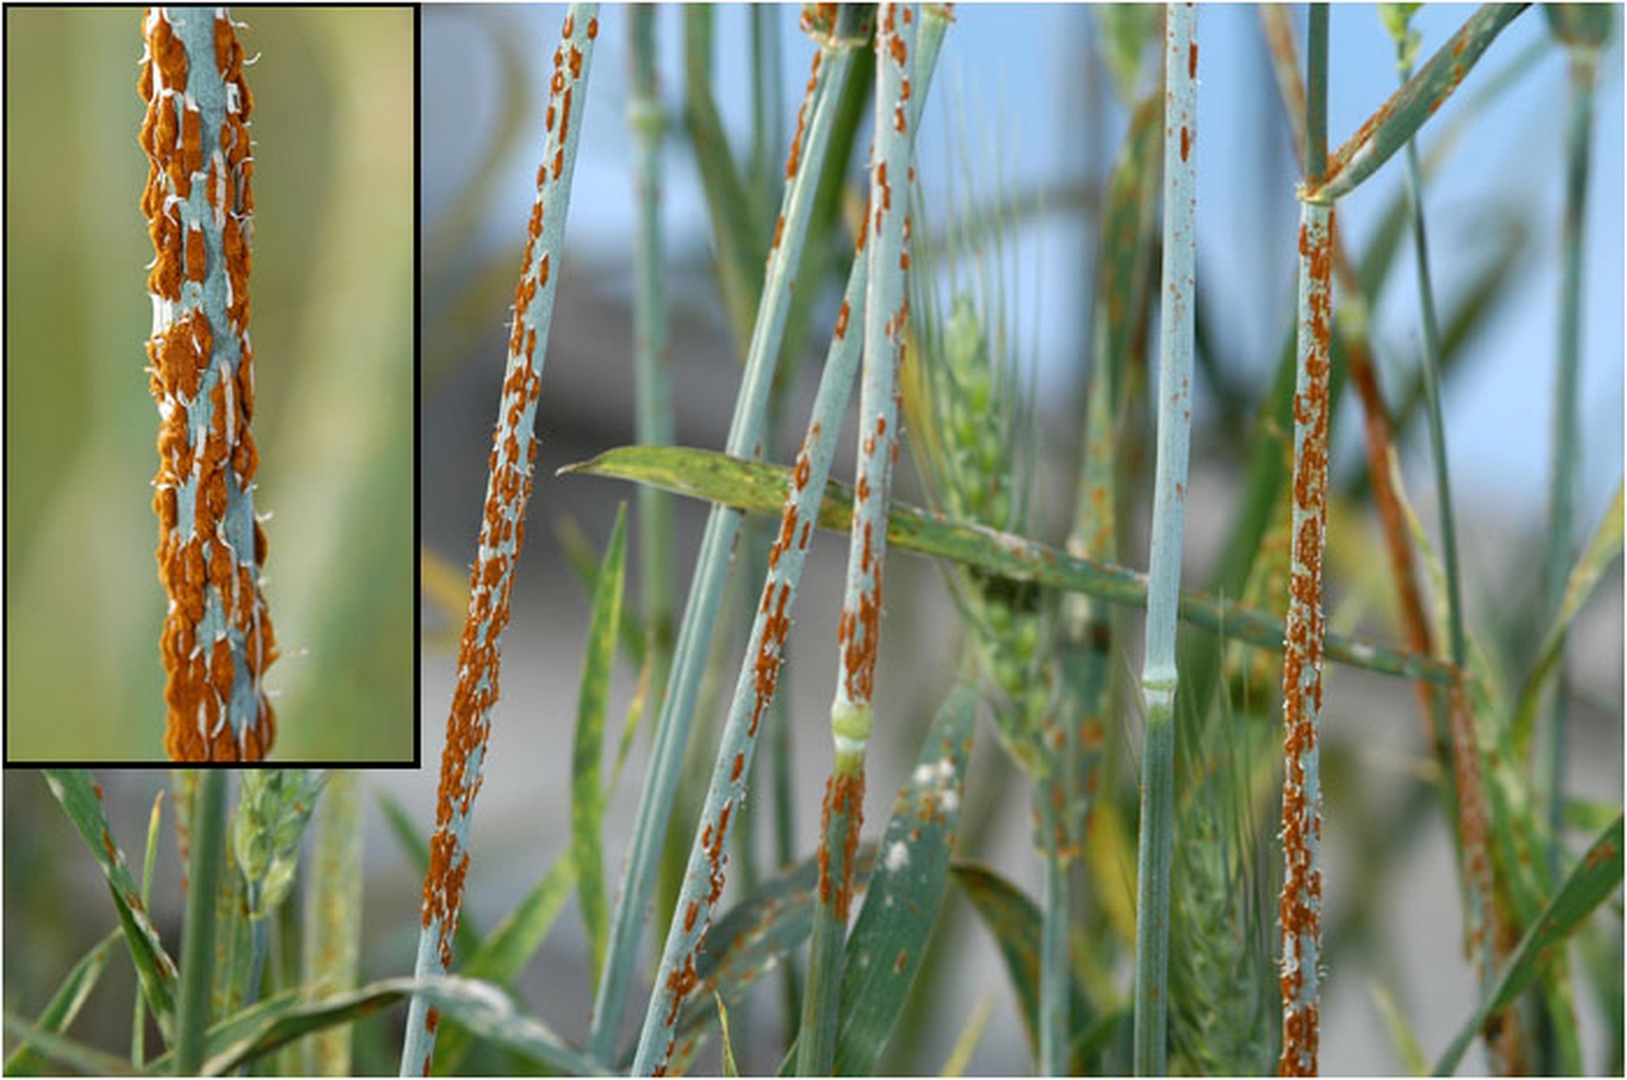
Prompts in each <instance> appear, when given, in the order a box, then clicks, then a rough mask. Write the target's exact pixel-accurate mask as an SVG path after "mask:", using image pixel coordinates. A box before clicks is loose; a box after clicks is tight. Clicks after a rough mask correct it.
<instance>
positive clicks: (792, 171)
mask: <svg viewBox="0 0 1627 1080" xmlns="http://www.w3.org/2000/svg"><path fill="white" fill-rule="evenodd" d="M823 56H824V53H823V52H822V51H821V52H815V53H814V55H813V70H812V71H810V72H809V73H808V86H807V88H806V89H805V90H804V91H803V95H802V105H801V107H800V108H798V109H797V129H796V131H795V133H793V134H792V136H791V150H790V152H789V153H788V154H786V156H785V179H786V180H788V181H789V180H792V179H795V177H796V175H797V169H798V168H799V167H800V166H801V164H802V134H803V132H804V131H805V130H807V122H808V104H809V102H811V101H813V94H814V90H815V89H817V88H818V86H819V62H820V60H821V58H822V57H823Z"/></svg>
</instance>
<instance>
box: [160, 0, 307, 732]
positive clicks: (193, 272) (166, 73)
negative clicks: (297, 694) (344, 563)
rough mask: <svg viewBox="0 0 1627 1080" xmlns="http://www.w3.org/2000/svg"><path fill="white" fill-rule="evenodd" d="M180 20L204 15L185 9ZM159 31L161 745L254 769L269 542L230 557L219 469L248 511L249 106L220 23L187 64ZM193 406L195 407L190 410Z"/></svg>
mask: <svg viewBox="0 0 1627 1080" xmlns="http://www.w3.org/2000/svg"><path fill="white" fill-rule="evenodd" d="M187 17H188V18H206V17H209V13H208V12H207V11H206V10H204V9H189V10H188V13H187ZM169 19H170V16H169V14H168V12H167V11H165V10H163V9H149V10H148V11H147V13H146V14H145V16H144V22H143V25H144V29H145V33H146V41H147V55H146V57H145V58H144V63H143V65H142V69H141V72H140V76H139V78H138V80H137V89H138V92H139V93H140V94H141V96H142V98H143V100H144V101H145V103H146V105H147V113H146V117H145V120H144V121H143V123H142V127H141V136H140V138H141V145H142V147H143V149H144V150H145V151H146V153H147V157H148V174H147V183H146V185H145V187H144V190H143V192H142V196H141V208H142V211H143V213H145V214H146V215H147V219H148V234H149V236H150V238H151V239H152V243H153V251H154V256H155V258H154V265H153V269H152V271H151V273H150V274H149V275H148V281H147V287H148V290H149V292H151V293H152V295H153V296H154V297H155V298H156V299H159V300H162V301H164V303H163V304H159V305H155V312H156V315H155V319H154V331H153V335H152V338H151V340H150V341H149V342H148V345H147V357H148V359H149V361H150V363H151V366H150V367H149V368H148V372H149V374H150V379H149V386H150V388H151V390H152V393H153V396H154V397H155V399H156V400H157V402H158V406H159V414H160V425H159V432H158V440H157V444H158V457H159V465H158V473H157V475H156V476H155V478H154V497H153V507H154V511H155V513H156V515H157V517H158V522H159V540H158V546H157V550H156V552H155V560H156V562H157V564H158V572H159V579H160V580H161V581H162V582H163V583H164V586H165V589H166V591H167V592H168V594H169V598H170V610H169V612H168V614H167V615H166V617H165V621H164V627H163V631H162V633H161V635H160V638H159V654H160V657H161V659H162V661H163V664H164V668H165V689H164V700H165V703H166V706H167V712H168V716H167V720H166V730H165V737H164V745H165V750H166V752H167V753H168V754H169V756H170V757H171V759H172V760H176V761H194V762H202V761H228V762H237V761H257V760H259V759H261V758H262V757H263V756H264V755H265V753H266V752H267V751H268V750H269V749H270V747H271V745H272V740H273V738H274V736H275V730H276V727H275V717H274V714H273V712H272V710H271V707H270V705H269V703H268V702H267V701H266V698H265V696H264V693H263V691H262V689H261V686H260V677H261V673H262V672H263V671H264V669H265V668H267V667H268V666H269V665H270V663H271V662H272V661H273V660H274V659H275V658H276V648H275V640H276V639H275V635H274V633H273V630H272V626H271V619H270V616H269V614H268V612H267V610H266V606H265V599H264V596H263V595H262V594H261V591H260V568H261V566H262V565H263V563H264V561H265V556H266V545H265V535H264V532H263V530H261V529H260V528H259V526H258V524H257V523H255V524H253V525H252V528H253V529H254V533H253V543H252V544H245V545H240V546H241V547H242V548H244V550H234V549H233V548H232V547H231V546H229V545H228V543H227V541H226V537H227V535H228V532H227V531H226V528H225V514H226V512H227V510H228V503H229V501H230V500H229V498H228V493H229V489H228V472H227V470H228V468H229V469H230V470H231V475H232V477H233V478H234V479H235V480H236V485H235V487H236V490H237V491H238V492H240V493H241V494H240V497H241V498H243V499H247V498H248V497H249V496H248V495H247V491H248V489H249V487H250V484H251V482H252V480H253V478H254V475H255V473H256V471H257V469H258V462H259V453H258V451H257V450H256V448H255V445H254V438H253V435H252V434H251V433H250V431H249V426H248V425H249V420H250V418H251V417H252V414H253V400H254V398H253V352H252V350H251V349H250V348H249V342H248V326H247V324H248V312H249V300H248V274H249V265H250V255H249V250H248V233H249V229H250V219H251V215H252V210H253V194H252V190H251V186H250V176H251V169H250V163H249V162H248V161H247V154H248V150H247V143H248V136H247V131H246V128H245V126H244V120H245V119H246V118H247V116H248V113H249V110H250V108H251V107H252V98H251V96H250V95H249V93H248V87H247V86H246V85H244V83H243V81H242V58H243V50H242V46H241V45H240V44H238V42H237V38H236V34H235V32H234V30H233V28H232V26H231V23H230V22H229V21H228V20H227V19H225V18H224V17H215V18H213V19H212V21H211V23H210V24H209V25H208V27H207V29H208V31H209V35H210V36H209V37H208V38H207V40H206V42H205V45H204V48H203V49H202V51H201V53H200V55H197V56H193V57H191V58H189V57H188V53H187V46H186V44H185V43H183V41H182V40H181V39H180V37H179V36H178V35H177V34H176V33H175V29H174V27H173V26H172V24H171V23H170V21H169ZM192 63H201V64H203V65H205V66H207V65H209V64H214V65H215V67H216V69H217V74H218V75H219V76H220V78H221V80H222V81H223V82H225V83H226V84H227V85H228V87H231V88H235V90H236V93H235V94H228V95H227V96H226V99H225V102H224V104H223V105H221V106H214V108H219V109H220V110H221V112H219V113H216V114H214V115H212V116H211V117H209V118H205V116H204V114H203V111H202V110H201V108H200V106H199V105H197V104H196V103H192V102H190V101H189V100H188V99H187V98H186V96H185V91H186V86H187V84H188V81H189V75H190V74H191V73H190V72H189V70H188V68H189V64H192ZM206 124H208V125H212V126H211V127H209V128H207V129H206ZM206 130H211V131H213V130H218V132H219V133H220V134H219V141H220V143H221V150H222V153H221V154H218V155H215V156H214V159H213V160H212V161H211V162H209V164H208V166H207V169H206V167H205V162H204V137H205V134H206ZM195 177H196V178H197V179H199V181H200V182H205V183H207V190H206V193H205V195H206V197H205V200H204V203H205V204H206V206H207V209H205V210H203V211H202V212H201V213H200V212H199V211H198V210H197V209H195V208H194V207H193V206H191V205H190V204H189V203H188V202H187V201H186V200H187V199H188V197H189V196H190V195H191V188H192V181H193V179H194V178H195ZM211 230H212V231H213V235H214V236H216V237H218V240H217V241H214V242H218V243H219V244H220V248H221V252H222V255H223V259H222V260H221V265H220V266H212V265H211V262H212V260H211V258H210V256H209V249H210V247H211V243H212V241H211V239H210V235H211ZM222 271H224V273H225V276H226V281H227V288H228V294H229V295H228V303H227V306H226V313H225V318H224V319H223V320H222V319H219V318H218V317H216V318H215V320H214V321H211V316H210V315H209V314H208V313H207V312H206V311H205V309H204V307H203V305H202V302H201V294H202V291H203V290H202V287H203V286H204V285H205V284H206V283H207V282H208V280H209V278H210V276H211V275H212V274H219V273H221V272H222ZM229 343H232V344H235V345H236V350H235V351H236V354H237V357H236V359H235V363H234V358H233V356H232V354H231V353H230V352H228V351H226V350H227V349H228V348H229ZM206 388H207V393H205V389H206ZM204 397H206V398H207V401H206V402H203V401H200V400H199V399H200V398H204ZM200 407H207V408H208V409H209V419H208V421H207V423H205V422H204V419H203V416H202V415H201V414H198V413H196V412H195V410H197V409H199V408H200ZM183 492H184V493H186V494H187V495H188V496H189V497H190V500H191V505H192V507H193V510H192V513H191V515H190V517H188V518H187V519H185V520H183V519H182V518H181V516H180V513H179V507H178V503H179V501H180V498H181V493H183ZM250 511H251V512H252V507H250ZM211 606H213V607H214V609H215V610H216V611H217V612H218V613H219V616H220V618H221V620H222V623H223V624H224V625H222V623H217V624H215V625H216V628H215V630H214V632H213V634H212V636H211V637H210V639H209V640H208V641H207V642H202V641H199V640H198V632H197V631H198V626H199V623H200V622H201V621H202V620H203V619H204V617H205V613H206V611H208V610H209V608H210V607H211ZM239 670H246V672H247V677H248V680H249V682H250V691H251V692H250V693H249V694H247V695H243V694H241V693H239V691H240V689H241V688H240V687H238V686H236V680H237V673H238V671H239ZM245 700H246V706H247V708H246V711H247V715H242V712H241V711H242V710H244V709H245ZM234 710H238V711H236V712H234Z"/></svg>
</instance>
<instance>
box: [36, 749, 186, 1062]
mask: <svg viewBox="0 0 1627 1080" xmlns="http://www.w3.org/2000/svg"><path fill="white" fill-rule="evenodd" d="M42 771H43V772H44V774H45V780H46V783H47V784H49V785H50V788H51V794H53V795H55V796H56V799H57V802H59V803H60V804H61V805H62V809H63V810H64V811H65V812H66V813H67V815H68V820H70V821H72V822H73V824H74V828H76V829H78V830H79V835H80V836H81V837H83V838H84V841H85V844H86V846H87V847H89V848H90V851H91V854H92V855H94V856H95V858H96V862H97V865H99V866H100V867H101V868H102V874H103V876H104V877H106V878H107V885H108V890H109V891H110V892H111V893H112V894H113V905H114V907H116V908H117V909H118V913H119V922H120V923H121V924H122V926H123V927H124V940H125V944H126V945H127V946H128V948H129V950H130V958H131V960H133V961H134V962H135V966H136V976H137V978H138V979H139V980H140V983H141V992H142V995H143V996H144V997H145V998H146V999H147V1007H148V1008H149V1009H150V1010H152V1014H153V1017H154V1019H156V1020H157V1021H158V1027H159V1030H161V1031H162V1032H164V1037H165V1038H166V1039H168V1038H170V1037H171V1034H172V1032H173V1030H174V1027H173V1025H174V1021H175V990H176V983H177V979H178V977H179V973H178V972H177V970H176V967H175V961H173V960H171V959H170V957H169V954H168V953H166V952H165V951H164V945H163V943H162V942H161V941H159V939H158V931H156V930H155V929H153V924H152V921H151V919H150V918H149V917H148V915H147V907H146V905H145V904H143V903H142V902H141V895H140V893H138V892H137V891H136V887H135V882H134V881H133V880H132V879H131V877H130V868H129V866H128V865H127V864H126V863H125V861H124V854H123V852H121V851H120V850H119V847H118V845H117V844H115V843H114V842H113V834H112V831H111V829H110V826H109V824H108V820H107V806H106V804H105V803H104V802H103V801H102V787H101V785H100V784H98V783H97V782H96V781H95V780H94V779H93V778H92V777H91V774H90V773H89V772H88V771H86V770H83V769H45V770H42Z"/></svg>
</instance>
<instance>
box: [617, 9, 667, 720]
mask: <svg viewBox="0 0 1627 1080" xmlns="http://www.w3.org/2000/svg"><path fill="white" fill-rule="evenodd" d="M627 17H628V22H629V28H630V30H631V32H632V50H631V52H632V79H631V89H630V91H629V93H628V100H627V124H628V126H629V127H630V128H632V131H633V138H634V142H635V144H636V146H637V155H638V156H637V163H636V166H635V168H636V175H635V180H634V187H635V189H636V191H635V196H636V198H637V200H638V244H637V246H636V247H635V248H634V249H633V372H634V376H635V377H634V380H633V403H634V428H635V431H636V432H637V435H638V441H639V442H641V443H643V444H645V445H646V446H668V445H670V444H671V443H672V440H673V416H672V389H671V385H670V382H669V380H668V377H667V355H666V352H667V309H666V293H665V290H664V289H663V287H662V283H661V273H662V266H663V262H664V259H663V256H664V251H665V248H664V245H663V244H662V240H661V136H662V133H663V131H664V129H665V127H666V114H665V112H664V111H663V109H662V106H661V96H660V90H659V86H658V85H657V83H656V77H655V8H654V7H652V6H650V5H648V4H639V5H635V6H633V7H629V8H628V9H627ZM638 525H639V528H638V552H639V569H640V578H641V581H642V588H643V593H644V630H645V633H646V635H647V640H646V642H645V649H646V651H647V654H648V660H649V664H650V681H649V684H648V686H647V687H646V689H645V693H646V694H647V695H648V697H649V700H651V701H660V700H661V695H662V694H664V693H665V692H666V687H667V669H668V667H669V666H670V665H671V663H672V608H673V591H674V590H673V577H672V565H673V551H672V500H671V498H670V497H669V496H668V495H666V494H665V493H664V492H655V491H648V490H643V491H640V492H639V494H638Z"/></svg>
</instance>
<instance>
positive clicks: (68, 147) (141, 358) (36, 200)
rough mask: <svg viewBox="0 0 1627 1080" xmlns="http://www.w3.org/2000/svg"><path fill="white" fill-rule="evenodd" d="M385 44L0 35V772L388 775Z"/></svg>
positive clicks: (402, 568) (252, 33)
mask: <svg viewBox="0 0 1627 1080" xmlns="http://www.w3.org/2000/svg"><path fill="white" fill-rule="evenodd" d="M414 37H415V31H414V12H413V10H412V9H411V8H408V7H398V8H390V7H381V8H365V9H338V8H319V7H311V8H297V7H296V8H275V9H273V8H257V9H251V10H246V11H239V12H233V11H232V10H231V9H221V8H159V7H154V8H147V9H82V8H61V7H50V8H27V9H11V10H8V11H7V13H6V106H5V107H6V121H7V123H6V151H7V153H6V168H5V185H6V186H5V190H6V222H7V226H8V229H7V234H6V244H5V274H6V299H7V305H6V316H7V317H6V326H5V389H6V398H5V401H6V406H5V449H6V467H5V479H6V486H5V523H6V526H5V532H6V536H5V539H6V543H5V571H6V590H5V612H6V640H5V646H6V648H5V684H6V689H5V704H6V709H5V763H6V764H7V765H8V766H10V765H47V764H78V763H101V764H109V765H114V764H120V765H125V764H127V765H139V764H168V763H172V762H174V763H203V762H231V763H254V762H261V761H265V762H270V763H328V764H373V765H404V766H405V765H411V764H413V763H414V762H415V759H416V757H417V730H416V729H417V725H416V721H415V717H414V700H413V676H414V641H413V618H414V616H413V606H412V605H413V599H414V591H415V579H416V571H415V564H414V547H415V545H414V521H415V513H416V501H415V495H414V487H413V455H414V442H415V439H414V430H415V424H414V399H415V368H414V333H415V329H414V317H413V311H414V305H413V290H414V287H415V280H414V235H415V229H414V197H413V193H414V183H415V154H414V147H415V132H414V126H413V94H414V82H413V53H414Z"/></svg>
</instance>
